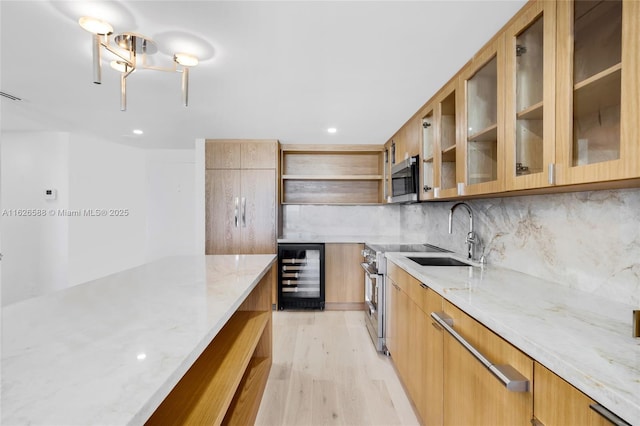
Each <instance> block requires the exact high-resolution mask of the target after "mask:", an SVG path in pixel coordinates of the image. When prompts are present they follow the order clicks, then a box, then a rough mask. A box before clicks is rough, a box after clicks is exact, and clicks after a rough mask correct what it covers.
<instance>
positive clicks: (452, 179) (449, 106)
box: [440, 91, 456, 189]
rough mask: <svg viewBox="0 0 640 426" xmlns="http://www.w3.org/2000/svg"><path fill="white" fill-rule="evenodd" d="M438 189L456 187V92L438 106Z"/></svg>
mask: <svg viewBox="0 0 640 426" xmlns="http://www.w3.org/2000/svg"><path fill="white" fill-rule="evenodd" d="M440 111H442V116H441V117H440V141H441V142H440V146H441V149H442V153H441V155H442V156H441V158H442V162H441V166H440V187H441V188H443V189H451V188H455V187H456V92H455V91H454V92H451V94H450V95H449V96H447V97H446V98H445V99H444V101H442V103H441V104H440Z"/></svg>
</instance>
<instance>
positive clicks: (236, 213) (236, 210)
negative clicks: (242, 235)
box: [233, 197, 240, 228]
mask: <svg viewBox="0 0 640 426" xmlns="http://www.w3.org/2000/svg"><path fill="white" fill-rule="evenodd" d="M239 203H240V200H239V199H238V197H236V199H235V205H236V206H235V208H234V210H233V215H234V217H233V223H234V225H235V227H236V228H237V227H238V204H239Z"/></svg>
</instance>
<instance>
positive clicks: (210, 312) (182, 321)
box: [1, 255, 276, 425]
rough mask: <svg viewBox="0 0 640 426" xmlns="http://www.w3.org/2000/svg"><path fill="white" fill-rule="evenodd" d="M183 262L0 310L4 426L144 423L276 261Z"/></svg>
mask: <svg viewBox="0 0 640 426" xmlns="http://www.w3.org/2000/svg"><path fill="white" fill-rule="evenodd" d="M275 260H276V256H275V255H228V256H226V255H225V256H176V257H168V258H165V259H161V260H159V261H156V262H152V263H148V264H145V265H142V266H139V267H137V268H133V269H129V270H126V271H123V272H119V273H116V274H113V275H109V276H107V277H104V278H100V279H98V280H95V281H91V282H88V283H86V284H82V285H78V286H74V287H71V288H68V289H65V290H61V291H58V292H54V293H50V294H47V295H44V296H41V297H37V298H33V299H28V300H25V301H23V302H19V303H16V304H12V305H9V306H6V307H4V308H3V309H2V421H1V423H2V424H5V425H18V424H32V425H40V424H43V425H54V424H59V425H62V424H64V425H90V424H93V425H98V424H100V425H125V424H142V423H144V421H146V420H147V418H148V417H149V416H150V415H151V414H152V413H153V412H154V411H155V409H156V408H157V406H158V405H160V403H161V402H162V401H163V400H164V398H165V397H166V395H168V393H169V392H170V391H171V389H172V388H173V387H174V386H175V384H176V383H177V382H178V381H179V380H180V378H181V377H182V376H183V375H184V373H185V372H186V371H187V370H188V368H189V367H190V366H191V365H192V364H193V362H194V361H195V360H196V359H197V357H198V356H199V355H200V354H201V353H202V351H203V350H204V349H205V348H206V346H207V345H208V344H209V343H210V342H211V340H212V339H213V338H214V337H215V336H216V334H217V333H218V332H219V331H220V329H221V328H222V327H223V326H224V324H225V323H226V322H227V321H228V320H229V318H230V317H231V315H232V314H233V313H234V312H235V311H236V309H237V308H238V307H239V306H240V305H241V303H242V302H243V301H244V300H245V298H246V297H247V296H248V295H249V293H250V292H251V290H253V288H254V287H255V286H256V285H257V284H258V282H259V281H260V279H261V278H262V277H263V276H264V274H265V273H266V272H267V271H268V268H269V267H270V266H271V265H272V264H273V263H274V262H275Z"/></svg>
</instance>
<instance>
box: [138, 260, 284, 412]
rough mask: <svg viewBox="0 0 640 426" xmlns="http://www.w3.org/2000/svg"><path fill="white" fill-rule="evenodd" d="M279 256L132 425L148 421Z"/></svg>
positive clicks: (154, 395) (156, 394) (255, 280)
mask: <svg viewBox="0 0 640 426" xmlns="http://www.w3.org/2000/svg"><path fill="white" fill-rule="evenodd" d="M277 259H278V258H277V256H276V255H273V259H272V260H271V262H270V263H269V264H268V266H266V267H265V269H264V270H263V271H262V273H260V274H259V275H257V276H256V278H255V279H254V280H253V282H252V283H251V285H250V286H248V287H247V289H246V290H245V291H244V292H243V294H242V295H241V296H240V297H239V298H238V299H237V300H236V301H235V303H233V304H232V305H230V306H229V309H228V310H227V312H226V313H225V314H224V315H223V316H222V317H220V320H219V321H218V322H217V323H216V324H215V326H214V327H213V328H211V330H210V331H209V333H207V335H205V336H204V337H203V338H202V340H201V341H200V343H199V344H198V345H197V346H196V347H194V349H193V351H192V352H191V353H190V354H189V355H188V356H187V357H185V359H184V360H183V361H182V363H181V364H180V366H179V367H178V368H176V370H175V371H174V372H173V374H172V375H171V376H170V377H168V378H167V380H166V381H165V383H164V384H163V385H162V387H160V388H159V389H158V390H157V391H156V392H155V393H154V394H153V395H152V396H151V397H150V398H149V400H148V401H147V402H146V403H145V404H144V405H143V406H142V407H141V409H140V411H139V412H138V413H136V415H135V416H134V418H132V419H131V421H130V422H129V423H128V424H130V425H138V424H143V423H144V422H146V421H147V420H148V419H149V417H150V416H151V415H152V414H153V413H154V411H155V410H156V409H157V408H158V407H159V406H160V404H161V403H162V401H164V399H165V398H166V397H167V395H169V393H171V391H172V390H173V388H174V387H175V386H176V385H177V384H178V382H179V381H180V379H182V377H183V376H184V375H185V374H186V372H187V371H188V370H189V368H191V366H192V365H193V364H194V363H195V362H196V360H197V359H198V358H199V357H200V355H202V353H203V352H204V350H205V349H206V348H207V346H209V344H210V343H211V342H212V341H213V339H214V338H215V337H216V336H217V335H218V333H219V332H220V330H222V328H223V327H224V326H225V325H226V323H227V322H228V321H229V319H231V317H232V316H233V314H234V313H235V312H236V311H237V310H238V308H239V307H240V306H241V305H242V303H244V301H245V300H246V298H247V297H248V296H249V294H251V292H252V291H253V289H254V288H256V286H257V285H258V283H259V282H260V280H262V278H264V276H265V275H266V274H267V272H268V271H269V269H270V268H271V267H272V266H273V264H274V263H275V262H276V261H277Z"/></svg>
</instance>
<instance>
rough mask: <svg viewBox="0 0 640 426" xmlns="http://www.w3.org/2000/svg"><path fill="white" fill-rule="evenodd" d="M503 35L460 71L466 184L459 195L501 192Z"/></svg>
mask: <svg viewBox="0 0 640 426" xmlns="http://www.w3.org/2000/svg"><path fill="white" fill-rule="evenodd" d="M503 44H504V37H503V34H501V35H500V36H498V37H496V38H495V39H493V40H492V41H491V42H489V43H488V44H487V45H486V46H485V47H484V48H483V50H481V51H480V52H479V53H478V54H477V55H476V56H475V57H474V59H473V60H472V61H471V63H470V64H469V65H468V66H467V67H466V68H465V70H463V74H462V77H461V78H462V82H463V87H464V98H465V99H464V104H465V105H464V108H465V114H464V120H465V122H464V123H462V124H464V127H463V130H464V134H465V136H464V138H463V139H464V145H465V148H466V149H465V150H464V154H465V162H464V164H465V169H466V172H465V182H464V184H459V185H458V195H474V194H491V193H495V192H500V191H502V190H503V189H504V167H503V165H504V149H503V148H504V147H503V135H504V124H503V120H504V116H503V109H504V95H503V94H504V76H503V73H504V65H503V61H504V58H503Z"/></svg>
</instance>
